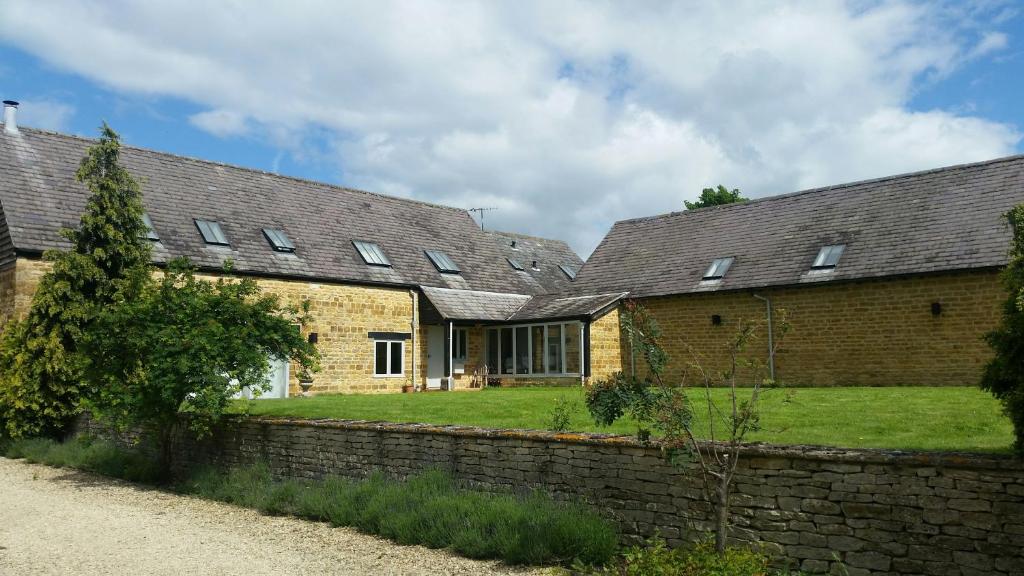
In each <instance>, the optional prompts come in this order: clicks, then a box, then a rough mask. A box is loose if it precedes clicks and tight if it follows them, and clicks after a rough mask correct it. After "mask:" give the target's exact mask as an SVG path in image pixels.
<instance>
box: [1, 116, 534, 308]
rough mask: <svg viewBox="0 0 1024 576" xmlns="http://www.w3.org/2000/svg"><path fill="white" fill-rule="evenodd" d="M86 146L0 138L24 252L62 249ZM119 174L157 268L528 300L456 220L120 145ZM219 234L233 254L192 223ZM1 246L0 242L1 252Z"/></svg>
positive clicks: (8, 211) (437, 211) (36, 134)
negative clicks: (227, 263)
mask: <svg viewBox="0 0 1024 576" xmlns="http://www.w3.org/2000/svg"><path fill="white" fill-rule="evenodd" d="M92 143H93V141H92V140H89V139H85V138H79V137H74V136H67V135H62V134H56V133H52V132H46V131H40V130H34V129H30V128H23V129H21V134H20V135H9V134H4V133H0V206H2V210H3V215H4V216H5V217H6V222H7V224H8V229H9V233H10V244H11V245H12V246H13V247H14V248H15V249H16V250H19V251H21V252H28V253H32V252H41V251H43V250H46V249H49V248H55V247H66V246H67V243H66V241H65V240H64V239H63V238H61V237H60V236H59V230H60V228H61V227H64V226H77V224H78V220H79V216H80V214H81V212H82V210H83V208H84V206H85V199H86V196H87V190H86V189H85V187H84V186H82V185H81V184H79V183H77V182H76V181H75V177H74V174H75V170H76V169H77V167H78V164H79V162H80V160H81V158H82V157H83V155H84V154H85V151H86V148H87V147H88V146H90V145H91V144H92ZM122 159H123V163H124V165H125V166H126V167H127V168H128V170H129V171H131V173H132V174H133V175H134V176H135V177H136V178H137V180H138V181H139V183H140V184H141V186H142V191H143V198H144V203H145V207H146V211H147V212H148V213H149V215H150V217H151V218H152V220H153V225H154V228H155V229H156V231H157V233H158V234H159V235H160V239H161V242H160V243H159V244H157V245H156V247H157V250H156V254H155V259H156V260H158V261H159V260H165V259H167V258H170V257H173V256H188V257H189V258H190V259H192V261H193V262H194V263H196V264H197V265H198V266H200V267H202V268H205V269H220V268H221V267H222V263H223V261H224V260H225V259H226V258H231V259H232V260H233V262H234V269H235V270H237V271H239V272H249V273H256V274H265V275H286V276H299V277H310V278H316V279H319V280H334V281H343V282H346V281H347V282H359V283H383V284H397V285H408V286H437V287H447V288H456V289H471V290H484V291H501V292H517V293H533V292H537V291H539V290H537V289H536V288H535V286H533V285H531V284H530V283H528V282H525V281H523V280H522V279H520V278H519V277H518V276H517V275H516V274H514V273H512V272H513V271H510V270H509V267H508V263H507V262H505V258H504V257H503V256H502V255H501V253H500V251H499V249H498V247H497V246H496V245H495V243H494V241H493V239H492V238H491V237H490V236H488V235H487V234H485V233H483V232H482V231H481V230H480V229H479V227H478V226H477V225H476V224H475V223H474V221H473V219H472V217H471V216H470V215H469V213H467V212H466V211H465V210H460V209H457V208H450V207H445V206H438V205H434V204H428V203H424V202H418V201H413V200H408V199H402V198H394V197H389V196H383V195H379V194H373V193H369V192H362V191H358V190H352V189H348V188H342V187H338V186H332V185H328V184H322V183H318V182H312V181H307V180H301V179H297V178H291V177H285V176H279V175H275V174H270V173H267V172H261V171H258V170H251V169H246V168H239V167H234V166H227V165H223V164H218V163H214V162H208V161H203V160H196V159H191V158H185V157H181V156H175V155H172V154H166V153H160V152H154V151H151V150H146V149H140V148H133V147H130V146H125V147H123V148H122ZM194 218H199V219H207V220H216V221H218V222H220V223H221V226H222V227H223V229H224V232H225V234H226V235H227V237H228V240H229V241H230V243H231V246H230V247H216V246H208V245H206V244H204V243H203V240H202V237H201V236H200V234H199V231H198V230H197V229H196V227H195V225H194V224H193V219H194ZM264 227H270V228H279V229H282V230H284V231H285V232H286V233H287V234H288V236H289V237H290V238H291V239H292V241H293V242H294V243H295V245H296V250H295V253H294V254H285V253H280V252H275V251H274V250H272V249H271V247H270V245H269V244H268V242H267V239H266V238H265V237H264V235H263V233H262V228H264ZM5 240H6V239H4V238H0V250H2V249H3V248H4V246H3V243H4V242H5ZM352 240H368V241H371V242H375V243H377V244H379V245H380V246H381V248H382V249H383V251H384V252H385V254H387V257H388V258H389V259H390V260H391V262H392V264H393V265H394V266H393V267H392V268H383V267H378V266H368V265H367V264H365V263H364V262H363V260H362V259H361V258H360V256H359V254H358V253H357V251H356V249H355V248H354V247H353V246H352ZM426 249H440V250H443V251H445V252H446V253H447V254H448V255H449V256H451V258H452V259H453V260H454V261H455V262H456V263H457V264H458V266H459V267H460V268H461V270H462V273H461V274H458V275H455V274H441V273H439V272H438V271H437V269H436V268H434V266H433V265H432V264H431V263H430V261H429V260H428V259H427V257H426V255H425V254H424V250H426Z"/></svg>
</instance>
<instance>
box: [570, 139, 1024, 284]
mask: <svg viewBox="0 0 1024 576" xmlns="http://www.w3.org/2000/svg"><path fill="white" fill-rule="evenodd" d="M1020 203H1024V156H1013V157H1009V158H1002V159H998V160H991V161H988V162H981V163H976V164H966V165H960V166H952V167H948V168H941V169H937V170H929V171H926V172H918V173H913V174H905V175H900V176H892V177H888V178H880V179H876V180H867V181H862V182H855V183H851V184H844V185H839V186H831V187H826V188H817V189H813V190H807V191H804V192H797V193H793V194H789V195H783V196H776V197H770V198H763V199H759V200H754V201H750V202H747V203H744V204H733V205H727V206H717V207H711V208H703V209H697V210H691V211H685V212H674V213H671V214H664V215H660V216H652V217H648V218H637V219H633V220H623V221H620V222H617V223H616V224H615V225H614V226H613V227H612V229H611V231H610V232H609V233H608V235H607V236H605V238H604V240H603V241H602V242H601V244H600V245H599V246H598V247H597V249H596V250H595V251H594V253H593V254H592V255H591V257H590V258H589V259H588V260H587V263H586V264H585V265H584V266H583V268H582V270H581V271H580V273H579V275H578V276H577V278H576V282H575V283H574V284H575V286H574V288H575V290H576V291H577V293H580V294H587V293H597V292H611V291H620V290H621V291H629V292H630V293H631V295H632V296H637V297H644V296H657V295H667V294H682V293H693V292H703V291H710V290H730V289H744V288H758V287H764V286H776V285H796V284H801V283H813V282H829V281H842V280H854V279H865V278H878V277H887V276H898V275H907V274H924V273H934V272H943V271H952V270H964V269H979V268H991V267H998V266H1002V265H1004V264H1006V261H1007V249H1008V247H1009V240H1010V231H1009V227H1008V226H1007V225H1006V221H1005V219H1004V217H1003V214H1005V213H1006V211H1007V210H1009V209H1010V208H1011V207H1013V206H1014V205H1017V204H1020ZM829 244H846V250H845V251H844V253H843V255H842V257H841V258H840V260H839V263H838V266H837V267H836V268H835V270H834V271H832V272H825V273H820V272H811V270H810V268H811V263H812V262H813V261H814V258H815V256H816V255H817V253H818V251H819V250H820V249H821V247H822V246H825V245H829ZM729 256H731V257H734V258H735V262H733V264H732V267H731V268H730V269H729V271H728V273H727V274H726V275H725V278H723V279H722V280H721V282H719V283H717V284H709V283H705V282H702V276H703V274H704V272H705V270H706V269H707V268H708V266H709V265H710V264H711V262H712V260H714V259H715V258H721V257H729Z"/></svg>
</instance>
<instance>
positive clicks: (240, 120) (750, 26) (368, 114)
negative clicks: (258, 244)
mask: <svg viewBox="0 0 1024 576" xmlns="http://www.w3.org/2000/svg"><path fill="white" fill-rule="evenodd" d="M1004 8H1005V7H1003V6H1000V5H998V3H996V5H993V6H989V5H985V4H983V5H978V6H970V7H968V8H963V7H961V6H959V5H949V6H944V5H940V4H918V3H913V2H898V1H894V2H886V3H879V4H876V3H853V4H844V3H841V2H838V1H822V2H811V3H781V4H766V3H762V2H755V1H753V0H750V1H748V2H736V3H722V4H718V3H707V2H687V3H684V2H679V3H640V4H638V3H618V4H615V3H604V4H597V3H591V2H573V1H565V2H557V3H553V2H543V1H538V2H507V3H502V2H482V3H449V2H441V1H431V0H425V1H422V2H416V3H408V2H393V3H363V2H345V3H342V2H303V1H300V2H291V3H288V4H287V5H273V4H271V5H266V6H262V7H261V8H260V9H259V10H253V9H251V7H249V6H248V5H247V4H230V3H229V4H213V5H207V4H200V3H189V2H184V3H183V2H146V3H134V2H127V1H126V2H121V3H108V4H83V3H75V2H67V3H63V4H62V3H58V2H53V3H37V2H30V1H29V0H9V1H8V2H5V3H4V6H3V8H2V9H0V10H2V17H0V40H5V41H7V42H9V43H13V44H15V45H17V46H19V47H20V48H22V49H24V50H27V51H30V52H32V53H34V54H36V55H38V56H40V57H41V58H43V59H45V60H46V61H48V62H49V63H51V64H52V65H55V66H57V67H60V68H62V69H65V70H69V71H72V72H75V73H77V74H81V75H83V76H86V77H88V78H91V79H93V80H94V81H96V82H99V83H101V84H103V85H104V86H108V87H111V88H113V89H115V90H117V91H122V92H129V93H139V94H145V95H151V94H155V95H168V96H175V97H179V98H185V99H188V100H190V101H192V102H194V103H197V104H199V105H201V106H203V107H205V108H206V110H207V111H205V112H201V113H199V114H196V115H194V116H192V117H191V118H190V119H189V120H190V121H191V122H192V123H193V124H194V125H196V126H198V127H199V128H201V129H203V130H206V131H208V132H211V133H213V134H215V135H218V136H236V135H242V134H246V135H249V136H251V137H257V138H263V139H266V140H268V141H270V142H272V143H273V145H275V146H279V147H281V148H283V149H287V150H289V151H290V153H291V154H293V155H297V156H298V157H300V158H301V157H303V156H305V155H318V156H319V155H322V154H325V153H326V154H333V155H335V156H336V160H337V162H338V165H339V167H343V168H344V171H345V172H344V181H345V182H346V183H347V184H350V185H355V186H362V187H366V188H369V189H373V190H377V191H381V192H385V193H392V194H397V195H402V196H410V197H417V198H423V199H429V200H432V201H436V202H444V203H449V204H453V205H459V206H464V207H470V206H497V207H500V208H501V209H500V210H499V211H497V212H490V213H488V215H487V219H488V223H489V225H494V226H497V227H502V228H507V229H516V230H520V231H523V232H528V233H534V234H543V235H550V236H556V237H562V238H565V239H567V240H569V241H570V242H572V244H573V245H574V246H575V247H576V248H577V249H579V250H580V251H581V252H583V253H584V254H586V253H588V252H589V251H590V250H591V249H592V248H593V247H594V246H595V245H596V243H597V242H598V241H599V240H600V238H601V237H602V236H603V234H604V233H605V232H606V231H607V229H608V227H609V226H610V225H611V223H612V222H613V221H614V220H616V219H620V218H626V217H632V216H638V215H644V214H652V213H656V212H661V211H667V210H674V209H679V208H681V207H682V201H683V200H684V199H690V198H693V197H694V196H696V195H697V194H698V193H699V191H700V189H701V188H702V187H704V186H708V185H713V184H718V183H723V184H726V185H728V186H730V187H739V188H740V189H741V190H743V191H744V192H745V193H747V194H748V195H753V196H758V195H765V194H775V193H781V192H788V191H792V190H795V189H798V188H802V187H808V186H817V185H824V184H832V183H838V182H841V181H844V180H851V179H860V178H865V177H874V176H883V175H886V174H891V173H896V172H902V171H907V170H913V169H919V168H930V167H936V166H941V165H946V164H953V163H960V162H967V161H971V160H980V159H985V158H991V157H994V156H1000V155H1005V154H1009V153H1013V152H1014V149H1015V146H1017V144H1018V142H1019V141H1020V138H1021V135H1020V134H1019V133H1018V132H1016V131H1015V130H1014V129H1012V128H1010V127H1008V126H1006V125H1002V124H999V123H997V122H992V121H988V120H986V119H984V118H980V117H975V116H971V115H969V113H968V111H967V109H964V108H960V109H959V111H957V110H930V111H924V112H921V111H913V110H910V109H908V107H907V103H908V102H909V101H910V99H911V98H912V96H913V94H914V92H915V90H916V89H917V88H918V87H919V86H920V85H921V83H922V82H940V81H941V80H942V79H943V78H945V77H948V75H949V74H950V73H951V72H952V71H954V70H956V69H957V67H958V66H962V65H963V64H964V63H965V62H967V61H969V60H971V59H975V58H983V57H986V56H989V55H991V54H993V53H995V52H998V51H999V50H1002V49H1004V48H1005V47H1006V46H1007V44H1008V43H1009V40H1010V39H1009V38H1008V37H1007V36H1006V35H1005V33H1003V32H999V31H998V30H996V29H995V28H994V27H996V26H998V25H1000V20H1001V19H1005V18H1006V17H1007V16H1005V15H1006V10H1005V9H1004ZM200 15H201V16H200ZM979 38H980V39H979ZM311 134H312V135H315V136H311ZM324 134H326V135H327V139H328V141H329V145H328V146H327V149H326V150H324V149H323V148H322V146H319V147H318V146H315V145H313V144H311V142H312V141H316V142H319V141H321V140H322V138H323V135H324ZM311 146H313V147H314V148H316V149H311ZM340 169H341V168H339V170H340Z"/></svg>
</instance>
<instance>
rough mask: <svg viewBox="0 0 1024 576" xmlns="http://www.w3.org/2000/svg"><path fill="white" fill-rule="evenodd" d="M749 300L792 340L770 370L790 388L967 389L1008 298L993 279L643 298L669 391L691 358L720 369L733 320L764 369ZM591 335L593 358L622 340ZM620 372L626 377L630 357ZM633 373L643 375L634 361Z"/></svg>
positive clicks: (979, 275) (764, 349)
mask: <svg viewBox="0 0 1024 576" xmlns="http://www.w3.org/2000/svg"><path fill="white" fill-rule="evenodd" d="M754 294H757V295H760V296H763V297H767V298H770V299H771V300H772V305H773V309H774V311H775V321H776V326H777V325H778V320H779V318H780V316H781V314H782V311H783V310H784V311H785V315H786V318H787V321H788V323H789V325H790V330H789V333H788V334H786V335H785V337H784V339H783V341H782V345H781V348H780V349H779V351H778V353H777V355H776V357H775V365H776V378H777V380H779V381H780V382H781V383H783V384H785V385H789V386H974V385H976V384H977V383H978V380H979V378H980V376H981V370H982V368H983V366H984V365H985V363H986V362H987V360H988V359H989V358H990V357H991V350H990V349H989V347H988V345H987V344H986V343H985V341H984V340H983V336H984V334H985V333H986V332H988V331H990V330H992V329H994V328H995V327H996V326H997V325H998V323H999V320H1000V314H1001V309H1002V304H1003V301H1004V298H1005V292H1004V290H1003V288H1002V286H1001V284H1000V282H999V277H998V274H997V273H996V272H994V271H992V272H965V273H958V274H944V275H933V276H919V277H909V278H899V279H888V280H876V281H861V282H844V283H835V284H832V283H820V284H815V285H807V286H799V287H788V288H772V289H764V290H756V291H735V292H719V293H714V292H712V293H703V294H687V295H678V296H665V297H657V298H645V299H642V300H641V302H642V303H643V304H644V305H645V306H646V307H647V309H648V310H649V311H650V312H651V314H652V316H653V317H654V318H655V319H656V320H657V321H658V324H659V325H660V327H661V329H662V332H663V338H662V344H663V346H664V347H665V349H666V351H667V352H668V354H669V358H670V361H669V365H668V369H667V371H666V376H667V378H668V379H669V381H679V380H680V379H682V376H683V372H684V369H685V368H686V367H687V366H688V365H689V364H690V363H691V362H692V361H693V353H696V354H697V356H698V358H699V359H700V362H701V364H702V365H703V366H704V367H705V368H706V369H711V370H720V369H724V368H725V367H726V363H727V356H726V354H725V352H726V351H727V349H728V342H729V340H730V339H731V338H733V337H734V336H735V335H736V333H737V329H736V328H737V325H738V323H739V321H740V320H744V321H748V322H750V321H753V322H759V323H760V324H761V326H760V329H759V330H758V331H757V334H756V336H757V337H756V339H755V340H753V341H752V342H750V343H749V344H748V346H747V349H746V354H747V355H748V357H750V358H754V359H757V360H759V361H760V362H761V363H762V364H764V365H765V366H767V363H768V341H767V329H766V310H765V303H764V302H763V301H761V300H758V299H756V298H754ZM933 304H937V305H938V310H937V312H938V314H935V313H933ZM714 316H718V317H719V318H720V320H721V324H719V325H716V324H714V323H713V320H712V318H713V317H714ZM591 334H592V339H593V341H594V343H595V355H596V351H597V350H598V349H608V350H610V349H613V348H614V346H615V344H616V343H617V341H616V340H615V338H616V337H619V338H621V336H618V335H616V334H614V333H613V332H612V331H611V330H607V331H600V332H599V331H597V330H593V329H592V332H591ZM599 334H600V335H601V337H607V338H609V340H608V342H607V343H605V342H599V337H598V335H599ZM621 366H622V368H623V369H624V370H626V371H628V370H629V367H630V361H629V352H628V351H625V352H624V353H623V355H622V360H621ZM636 366H637V371H638V372H639V373H641V374H642V373H643V369H644V365H643V361H642V360H641V359H639V358H638V359H637V361H636ZM612 368H614V366H611V367H609V368H607V369H605V371H608V370H612ZM612 371H614V370H612ZM596 372H597V371H596V369H595V373H596ZM765 372H766V371H765ZM744 378H745V379H746V381H745V382H744V383H750V381H752V376H751V375H750V374H749V373H747V374H744Z"/></svg>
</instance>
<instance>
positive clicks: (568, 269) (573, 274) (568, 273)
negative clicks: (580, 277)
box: [558, 264, 576, 280]
mask: <svg viewBox="0 0 1024 576" xmlns="http://www.w3.org/2000/svg"><path fill="white" fill-rule="evenodd" d="M558 267H559V269H561V270H562V272H564V273H565V275H566V276H568V277H569V280H575V279H576V271H575V270H573V269H572V268H571V267H569V266H566V265H565V264H559V265H558Z"/></svg>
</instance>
